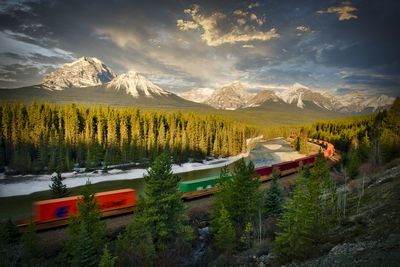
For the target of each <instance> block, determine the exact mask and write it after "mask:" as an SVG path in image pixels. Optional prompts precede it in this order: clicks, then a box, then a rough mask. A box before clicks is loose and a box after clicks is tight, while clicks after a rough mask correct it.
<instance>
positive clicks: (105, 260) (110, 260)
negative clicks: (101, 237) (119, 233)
mask: <svg viewBox="0 0 400 267" xmlns="http://www.w3.org/2000/svg"><path fill="white" fill-rule="evenodd" d="M116 260H117V257H113V256H112V255H111V253H110V251H109V250H108V248H107V246H104V249H103V255H102V256H101V259H100V262H99V267H114V266H115V262H116Z"/></svg>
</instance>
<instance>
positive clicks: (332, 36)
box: [0, 0, 400, 96]
mask: <svg viewBox="0 0 400 267" xmlns="http://www.w3.org/2000/svg"><path fill="white" fill-rule="evenodd" d="M398 25H400V1H397V0H358V1H356V0H353V1H330V0H326V1H324V0H314V1H311V0H287V1H285V0H266V1H234V0H221V1H191V0H178V1H169V0H158V1H153V0H146V1H122V0H97V1H92V0H85V1H82V0H53V1H38V0H19V1H11V0H2V1H1V2H0V87H1V88H16V87H22V86H28V85H33V84H38V83H40V81H41V79H42V78H43V76H44V75H46V74H48V73H49V72H51V71H53V70H55V69H57V68H59V67H60V66H61V65H62V64H64V63H67V62H71V61H73V60H75V59H78V58H80V57H82V56H88V57H96V58H98V59H100V60H101V61H103V62H104V63H105V64H106V65H107V66H109V67H110V68H111V69H112V70H113V71H114V72H116V73H117V74H122V73H124V72H126V71H129V70H134V71H137V72H140V73H142V74H144V75H145V76H147V77H148V78H149V79H150V80H152V81H153V82H154V83H156V84H158V85H160V86H161V87H163V88H165V89H167V90H171V91H174V92H183V91H186V90H190V89H196V88H217V87H220V86H222V85H224V84H228V83H230V82H233V81H241V82H242V83H243V84H244V85H245V86H246V87H247V88H248V89H250V90H260V89H268V88H270V89H283V88H288V87H290V86H291V85H292V84H293V83H296V82H298V83H301V84H303V85H306V86H309V87H310V88H315V89H320V90H331V91H335V92H336V93H345V92H347V91H349V90H353V89H357V90H366V91H368V92H371V93H385V94H388V95H393V96H398V95H400V86H399V85H400V62H399V60H400V49H399V48H400V35H399V34H398Z"/></svg>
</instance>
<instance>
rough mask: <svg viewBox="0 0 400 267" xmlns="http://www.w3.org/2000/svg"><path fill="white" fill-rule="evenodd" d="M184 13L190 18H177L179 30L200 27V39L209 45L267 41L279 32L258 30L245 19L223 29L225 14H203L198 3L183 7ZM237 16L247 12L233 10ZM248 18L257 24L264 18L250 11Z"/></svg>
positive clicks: (276, 36) (277, 35) (273, 29)
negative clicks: (187, 7) (190, 6)
mask: <svg viewBox="0 0 400 267" xmlns="http://www.w3.org/2000/svg"><path fill="white" fill-rule="evenodd" d="M184 13H186V14H188V15H189V16H190V17H191V19H192V20H181V19H180V20H178V21H177V25H178V27H179V29H180V30H183V31H185V30H192V29H197V28H201V29H202V31H203V33H202V34H201V39H202V40H203V41H205V42H206V43H207V45H209V46H219V45H222V44H234V43H237V42H249V41H268V40H270V39H273V38H278V37H279V34H278V33H277V31H276V29H275V28H271V29H270V30H269V31H259V30H257V29H256V27H255V26H254V25H246V26H244V27H243V25H244V24H246V20H245V19H243V18H242V19H238V20H236V24H233V25H231V27H229V30H228V31H224V30H223V29H222V27H220V25H221V24H223V23H224V20H226V19H227V17H228V16H227V15H226V14H224V13H220V12H214V13H212V14H211V15H208V16H207V15H203V14H202V12H201V11H200V6H199V5H194V6H193V7H192V8H189V9H185V10H184ZM233 14H234V15H237V16H247V15H248V13H247V12H244V11H241V10H235V11H234V12H233ZM249 18H250V20H252V21H255V22H256V23H257V24H258V25H262V24H263V23H264V19H259V18H258V17H257V15H255V14H254V13H251V14H250V15H249Z"/></svg>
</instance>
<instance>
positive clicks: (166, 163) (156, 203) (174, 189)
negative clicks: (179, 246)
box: [143, 153, 192, 251]
mask: <svg viewBox="0 0 400 267" xmlns="http://www.w3.org/2000/svg"><path fill="white" fill-rule="evenodd" d="M179 181H180V178H179V177H178V176H177V175H174V174H173V173H172V170H171V160H170V156H169V155H168V154H167V153H162V154H161V155H160V156H158V157H157V158H156V159H155V161H154V163H153V164H152V165H151V167H150V169H149V170H148V175H146V176H145V177H144V182H145V194H146V198H145V200H144V208H143V217H144V220H145V223H146V225H148V227H149V230H150V233H151V236H152V239H153V243H154V245H155V247H156V251H163V250H165V249H167V248H168V247H170V246H171V245H172V244H174V243H175V242H176V241H177V240H182V241H188V240H190V239H191V238H192V230H191V227H190V226H189V225H188V216H187V213H186V207H185V205H184V203H183V201H182V199H181V193H180V192H179V190H178V183H179Z"/></svg>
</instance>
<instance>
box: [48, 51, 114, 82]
mask: <svg viewBox="0 0 400 267" xmlns="http://www.w3.org/2000/svg"><path fill="white" fill-rule="evenodd" d="M115 77H116V75H115V73H114V72H113V71H112V70H111V69H110V68H108V67H107V66H106V65H105V64H103V63H102V62H101V61H100V60H98V59H97V58H91V57H81V58H80V59H78V60H76V61H74V62H72V63H66V64H64V65H62V66H61V68H60V69H58V70H56V71H53V72H52V73H50V74H48V75H46V76H45V77H44V79H43V81H42V85H43V86H44V87H45V88H48V89H49V90H63V89H65V88H70V87H78V88H80V87H88V86H96V85H101V84H104V83H107V82H109V81H111V80H112V79H114V78H115Z"/></svg>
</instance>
